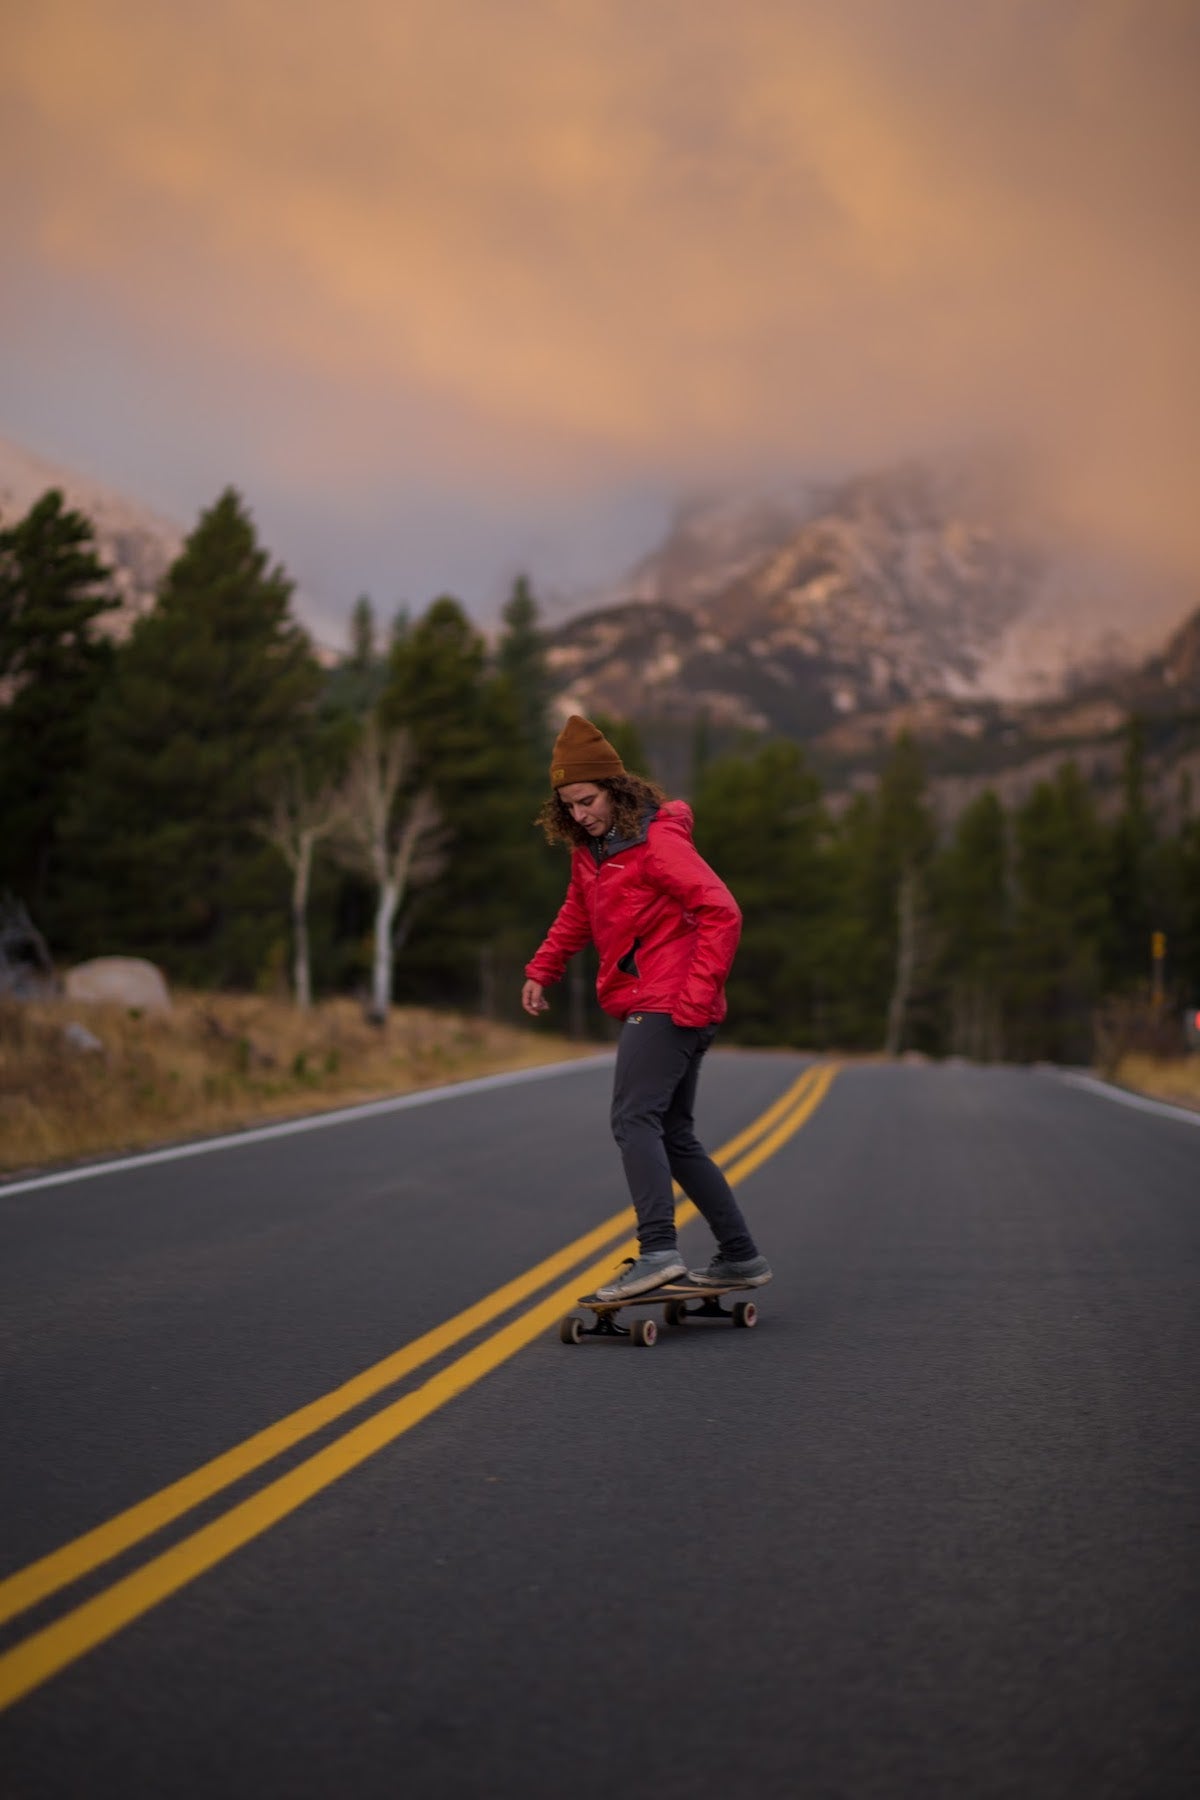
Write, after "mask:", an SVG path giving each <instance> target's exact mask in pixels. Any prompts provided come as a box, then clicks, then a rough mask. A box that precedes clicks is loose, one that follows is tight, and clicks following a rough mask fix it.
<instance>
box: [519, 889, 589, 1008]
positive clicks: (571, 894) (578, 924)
mask: <svg viewBox="0 0 1200 1800" xmlns="http://www.w3.org/2000/svg"><path fill="white" fill-rule="evenodd" d="M591 941H592V926H591V921H590V920H589V918H588V915H587V908H586V907H585V906H584V904H583V900H582V898H581V896H580V892H579V883H578V882H577V880H576V879H575V874H574V871H572V874H571V882H570V885H569V887H568V888H567V897H566V899H565V900H564V901H563V903H562V905H561V906H560V907H559V909H558V913H557V915H556V917H555V920H554V923H553V925H551V927H550V929H549V931H548V932H547V933H546V936H545V938H544V939H543V940H542V945H541V948H540V949H539V950H538V951H537V952H536V954H535V955H534V957H533V960H532V961H531V962H528V963H526V965H525V974H526V976H527V977H528V979H529V980H530V981H537V982H540V983H541V985H542V986H543V987H550V986H551V985H552V984H553V983H554V982H556V981H561V980H562V976H563V971H564V969H565V968H566V966H567V964H568V963H569V962H570V960H571V958H572V957H573V956H574V954H575V952H576V951H577V950H582V949H583V947H584V945H585V944H590V943H591Z"/></svg>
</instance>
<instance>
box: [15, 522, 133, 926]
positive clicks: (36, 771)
mask: <svg viewBox="0 0 1200 1800" xmlns="http://www.w3.org/2000/svg"><path fill="white" fill-rule="evenodd" d="M117 605H119V601H118V599H117V597H116V596H115V594H114V593H113V592H112V589H111V585H110V571H109V570H108V569H107V568H106V567H105V566H104V564H103V563H102V562H101V561H100V559H99V558H98V556H97V555H96V553H95V548H94V534H93V530H92V526H91V523H90V522H89V520H87V519H86V518H85V517H84V516H83V514H82V513H79V512H74V511H68V510H67V509H66V508H65V506H64V504H63V496H62V494H61V493H60V492H59V491H58V490H57V489H56V488H52V489H51V490H50V491H49V492H48V493H46V494H44V495H43V496H42V498H41V499H40V500H38V501H37V502H36V503H35V504H34V506H33V507H31V509H30V511H29V512H28V513H27V514H26V516H25V517H24V518H23V519H22V520H20V521H19V522H18V523H17V524H15V525H12V526H9V527H8V528H7V529H6V530H4V531H0V817H3V820H4V829H3V832H2V833H0V868H2V870H3V874H2V876H0V890H2V889H7V890H9V891H11V892H13V893H16V894H20V895H21V896H22V897H23V899H24V900H25V902H26V903H27V904H28V906H30V907H31V908H32V910H33V912H34V914H35V916H37V917H39V918H42V919H43V922H44V923H46V924H47V926H48V928H49V929H51V930H52V931H53V927H54V925H55V924H56V923H57V911H56V903H57V899H58V895H57V893H56V891H55V889H56V886H61V884H62V882H63V881H64V880H65V879H66V873H67V872H66V871H65V870H64V869H62V868H61V867H58V866H56V850H57V847H58V841H59V834H60V831H61V827H62V820H63V814H64V812H65V810H66V808H67V805H68V804H69V801H70V796H71V793H72V790H73V788H74V785H75V783H76V781H77V780H78V778H79V774H80V770H81V768H82V766H83V761H84V756H85V750H86V743H87V729H88V718H89V715H90V713H91V709H92V705H93V703H94V701H95V699H96V696H97V694H98V693H99V692H100V690H101V688H102V686H103V684H104V682H105V680H106V679H107V677H108V675H109V673H110V671H111V667H112V658H113V647H112V643H111V640H110V639H108V638H105V637H103V636H101V635H100V633H99V632H98V630H97V626H98V624H99V621H100V620H101V619H102V617H103V616H104V614H105V613H106V612H109V611H111V610H112V609H113V608H114V607H116V606H117Z"/></svg>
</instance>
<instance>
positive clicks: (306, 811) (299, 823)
mask: <svg viewBox="0 0 1200 1800" xmlns="http://www.w3.org/2000/svg"><path fill="white" fill-rule="evenodd" d="M341 811H342V801H341V796H340V794H339V793H338V791H337V789H336V788H335V787H334V786H333V784H332V783H326V784H325V785H324V786H322V787H321V788H319V789H318V790H317V791H316V792H315V793H313V792H310V790H309V789H308V787H307V786H306V784H305V781H304V777H303V775H302V773H301V772H300V770H299V769H298V768H297V767H295V766H293V767H292V768H291V769H289V770H288V772H287V773H286V774H285V775H284V777H283V778H282V780H281V781H280V784H279V786H278V787H277V788H276V790H275V793H274V795H273V797H272V800H271V811H270V814H269V816H268V818H267V820H266V822H265V823H264V824H263V825H262V826H261V828H260V829H261V831H262V835H263V836H264V837H265V838H266V840H267V842H268V843H270V844H273V845H274V846H275V848H276V849H277V850H278V851H279V854H280V855H281V856H282V857H283V859H284V861H285V862H286V863H287V866H288V868H289V869H290V870H291V871H292V998H293V999H294V1001H295V1003H296V1005H297V1006H298V1007H299V1008H300V1010H301V1011H302V1012H307V1010H308V1008H309V1007H310V1006H311V1005H312V968H311V963H310V958H309V945H308V895H309V889H310V887H311V885H312V865H313V852H314V850H315V849H316V846H317V844H318V842H319V841H320V839H321V838H323V837H328V836H329V834H330V832H332V831H334V830H336V828H337V824H338V820H339V818H340V817H341Z"/></svg>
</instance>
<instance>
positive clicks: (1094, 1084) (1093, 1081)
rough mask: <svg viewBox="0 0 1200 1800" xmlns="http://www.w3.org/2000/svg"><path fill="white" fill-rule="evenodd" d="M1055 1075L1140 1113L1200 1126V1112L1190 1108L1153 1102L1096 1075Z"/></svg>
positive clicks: (1160, 1101) (1164, 1102)
mask: <svg viewBox="0 0 1200 1800" xmlns="http://www.w3.org/2000/svg"><path fill="white" fill-rule="evenodd" d="M1055 1073H1056V1075H1057V1077H1058V1079H1059V1081H1069V1082H1070V1083H1071V1086H1072V1087H1081V1088H1087V1089H1088V1091H1089V1092H1090V1093H1093V1094H1103V1096H1104V1098H1105V1099H1106V1100H1116V1101H1117V1102H1118V1104H1119V1105H1121V1106H1133V1107H1136V1109H1137V1111H1138V1112H1151V1113H1161V1114H1162V1115H1163V1117H1164V1118H1167V1119H1178V1120H1180V1122H1181V1123H1182V1124H1184V1125H1200V1112H1192V1110H1191V1109H1190V1107H1186V1106H1172V1105H1171V1102H1170V1101H1169V1100H1152V1099H1151V1098H1150V1097H1149V1095H1148V1094H1131V1093H1130V1092H1129V1089H1128V1088H1119V1087H1114V1086H1113V1084H1112V1082H1110V1081H1100V1080H1098V1079H1097V1077H1096V1076H1095V1075H1074V1074H1071V1073H1069V1072H1068V1071H1067V1070H1065V1069H1062V1070H1056V1071H1055Z"/></svg>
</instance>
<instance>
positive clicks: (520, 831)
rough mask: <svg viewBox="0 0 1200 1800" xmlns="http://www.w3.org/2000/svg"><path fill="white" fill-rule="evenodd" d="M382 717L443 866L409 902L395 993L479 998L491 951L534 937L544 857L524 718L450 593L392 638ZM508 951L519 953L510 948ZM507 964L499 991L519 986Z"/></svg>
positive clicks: (450, 1000) (487, 983)
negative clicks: (421, 795)
mask: <svg viewBox="0 0 1200 1800" xmlns="http://www.w3.org/2000/svg"><path fill="white" fill-rule="evenodd" d="M380 716H381V721H382V723H383V724H384V725H385V726H387V727H401V728H403V729H404V730H406V731H407V732H408V733H409V734H410V736H411V739H412V744H413V750H414V756H413V769H412V784H413V786H414V787H415V788H425V787H428V788H430V789H431V790H432V792H433V795H434V797H435V800H436V804H437V809H438V813H439V816H440V819H441V821H442V825H443V828H444V833H445V836H444V845H445V866H444V869H443V871H442V873H441V875H440V876H439V877H438V878H437V879H436V880H434V881H432V882H430V884H429V885H428V887H427V888H425V889H424V891H423V892H422V894H421V895H420V897H419V898H418V899H417V900H415V901H414V904H413V907H412V910H411V914H410V931H409V936H408V939H407V941H406V951H407V954H406V956H405V958H404V960H403V963H402V964H401V967H400V971H399V973H400V980H401V989H402V991H404V992H406V993H409V994H410V995H412V996H413V997H414V998H420V999H423V1000H428V1001H432V1002H434V1003H446V1004H455V1005H463V1004H475V1003H477V1002H478V1000H479V998H480V991H481V988H484V987H486V988H488V989H489V990H491V989H492V988H494V987H495V985H496V975H495V971H496V964H497V958H500V959H502V960H503V959H506V958H508V957H509V955H510V951H509V942H510V940H511V941H512V942H513V943H514V944H515V943H516V941H517V940H518V939H520V940H521V941H522V942H523V941H524V939H525V938H526V937H527V936H528V935H529V932H530V908H531V905H532V904H533V903H534V901H533V899H531V896H536V895H537V893H538V891H539V881H540V883H541V885H542V886H544V880H545V877H544V873H543V874H542V875H541V876H540V877H539V876H538V875H537V871H538V867H539V863H540V864H541V867H542V869H543V871H544V868H545V866H546V859H547V858H548V856H549V854H550V853H549V852H548V851H547V849H546V847H545V846H544V845H542V844H540V842H539V840H538V837H537V834H536V833H535V832H534V830H533V827H532V820H531V816H530V795H529V788H528V763H527V759H526V752H525V750H524V748H523V740H522V727H521V720H520V717H519V714H518V711H517V708H516V704H515V702H514V698H513V695H512V691H511V689H510V687H509V685H508V683H507V682H506V681H504V680H501V679H500V678H499V677H498V676H497V675H496V674H495V673H494V672H493V671H492V670H491V669H490V668H489V666H488V657H487V647H486V645H485V643H484V640H483V638H482V636H481V635H480V633H479V632H478V631H477V630H476V629H475V628H474V626H473V625H472V624H471V623H470V621H469V620H468V619H467V617H466V614H465V613H464V612H463V609H462V607H461V606H460V604H459V602H458V601H457V600H455V599H453V598H451V597H450V596H448V595H443V596H442V597H441V598H440V599H438V600H435V601H434V602H433V604H432V605H431V606H430V608H429V610H428V611H427V612H426V613H425V615H424V616H423V617H422V618H421V619H419V620H418V621H417V622H416V624H414V625H413V626H412V628H411V629H410V630H409V632H408V633H407V634H406V635H405V636H404V637H403V638H402V639H400V640H399V641H398V642H396V643H395V644H394V645H393V648H392V654H391V659H390V663H389V674H388V685H387V689H386V691H385V693H384V696H383V700H382V702H381V707H380ZM512 954H513V956H514V958H515V955H516V953H515V952H513V953H512ZM517 967H519V963H516V962H514V971H513V973H512V976H511V979H510V975H509V971H508V970H507V968H506V969H505V975H504V980H505V986H506V989H507V988H512V987H517V988H519V982H518V981H516V975H515V969H516V968H517Z"/></svg>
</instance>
